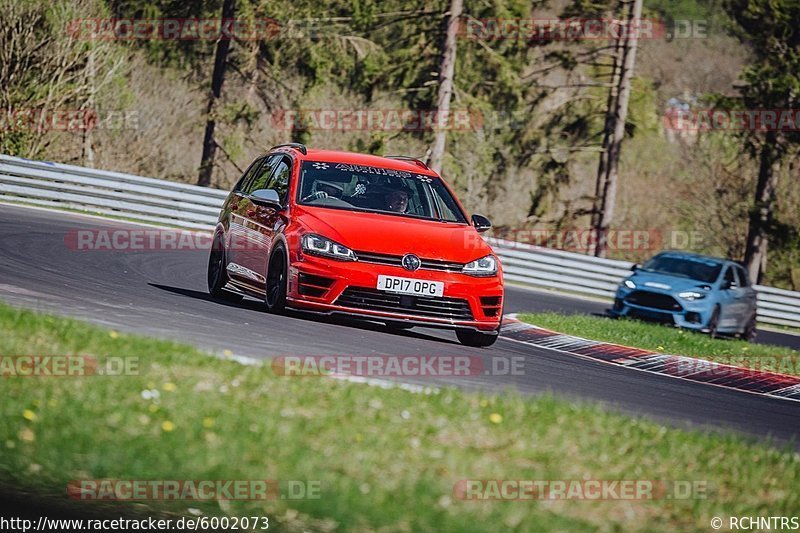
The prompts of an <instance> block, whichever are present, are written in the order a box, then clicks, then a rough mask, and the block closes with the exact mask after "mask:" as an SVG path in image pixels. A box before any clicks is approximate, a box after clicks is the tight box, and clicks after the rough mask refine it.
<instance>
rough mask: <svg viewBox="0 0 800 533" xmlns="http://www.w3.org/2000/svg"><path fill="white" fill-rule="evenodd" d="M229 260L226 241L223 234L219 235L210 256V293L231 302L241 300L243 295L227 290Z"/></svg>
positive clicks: (208, 277) (208, 275)
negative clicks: (226, 255)
mask: <svg viewBox="0 0 800 533" xmlns="http://www.w3.org/2000/svg"><path fill="white" fill-rule="evenodd" d="M227 266H228V261H227V259H226V258H225V243H224V241H223V239H222V235H217V236H216V237H215V238H214V244H213V245H212V246H211V253H210V254H209V257H208V274H207V279H208V293H209V294H210V295H211V296H212V297H213V298H217V299H219V300H227V301H229V302H241V301H242V295H241V294H236V293H234V292H231V291H228V290H225V285H227V284H228V269H227Z"/></svg>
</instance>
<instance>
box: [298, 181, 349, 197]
mask: <svg viewBox="0 0 800 533" xmlns="http://www.w3.org/2000/svg"><path fill="white" fill-rule="evenodd" d="M312 191H313V192H312V193H311V194H309V195H308V196H306V197H305V198H303V200H304V201H307V200H311V199H315V200H319V199H320V198H341V197H342V194H343V193H344V189H343V188H342V187H340V186H339V185H337V184H335V183H332V182H330V181H315V182H314V187H313V188H312Z"/></svg>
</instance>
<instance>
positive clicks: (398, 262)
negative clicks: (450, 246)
mask: <svg viewBox="0 0 800 533" xmlns="http://www.w3.org/2000/svg"><path fill="white" fill-rule="evenodd" d="M356 257H358V260H359V261H361V262H364V263H375V264H378V265H391V266H398V267H402V266H403V256H402V255H390V254H376V253H373V252H359V251H358V250H356ZM420 260H421V262H422V265H421V266H420V268H421V269H423V270H438V271H443V272H461V269H462V268H464V263H455V262H453V261H442V260H440V259H422V258H420Z"/></svg>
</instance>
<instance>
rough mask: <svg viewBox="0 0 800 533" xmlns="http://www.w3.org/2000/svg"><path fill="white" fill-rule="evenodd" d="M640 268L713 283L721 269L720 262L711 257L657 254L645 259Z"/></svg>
mask: <svg viewBox="0 0 800 533" xmlns="http://www.w3.org/2000/svg"><path fill="white" fill-rule="evenodd" d="M641 270H643V271H645V272H654V273H657V274H668V275H670V276H679V277H682V278H689V279H695V280H697V281H702V282H705V283H713V282H714V280H716V279H717V277H718V276H719V273H720V271H721V270H722V263H720V262H719V261H714V260H712V259H703V258H689V257H676V256H674V255H657V256H655V257H653V258H652V259H650V260H649V261H647V262H646V263H645V264H644V266H642V268H641Z"/></svg>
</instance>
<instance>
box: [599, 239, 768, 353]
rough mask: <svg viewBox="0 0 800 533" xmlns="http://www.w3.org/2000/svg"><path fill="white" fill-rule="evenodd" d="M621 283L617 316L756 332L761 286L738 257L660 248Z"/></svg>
mask: <svg viewBox="0 0 800 533" xmlns="http://www.w3.org/2000/svg"><path fill="white" fill-rule="evenodd" d="M631 270H633V274H631V275H630V276H628V277H627V278H625V279H624V280H623V281H622V283H621V284H620V286H619V288H618V289H617V294H616V297H615V298H614V307H613V308H612V309H611V310H610V314H611V315H612V316H614V317H635V318H641V319H645V320H653V321H658V322H663V323H667V324H672V325H674V326H679V327H682V328H686V329H692V330H695V331H702V332H704V333H710V334H711V336H712V337H713V336H717V335H718V334H725V335H737V336H739V337H741V338H743V339H746V340H752V339H753V338H755V332H756V291H755V289H753V287H752V284H751V283H750V279H749V278H748V276H747V271H746V270H745V269H744V268H742V266H741V265H739V264H738V263H736V262H734V261H729V260H726V259H718V258H715V257H708V256H704V255H698V254H693V253H687V252H676V251H669V252H661V253H659V254H657V255H655V256H653V257H652V258H650V259H649V260H648V261H647V262H646V263H644V265H641V266H639V265H634V266H633V268H632V269H631Z"/></svg>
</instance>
